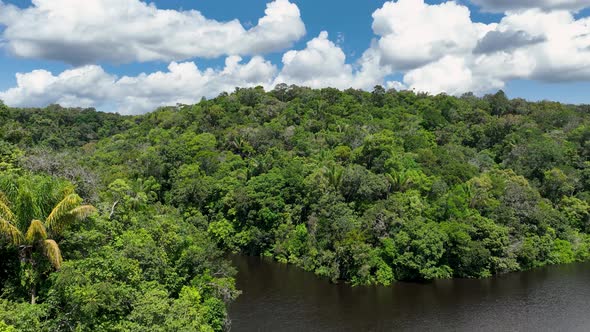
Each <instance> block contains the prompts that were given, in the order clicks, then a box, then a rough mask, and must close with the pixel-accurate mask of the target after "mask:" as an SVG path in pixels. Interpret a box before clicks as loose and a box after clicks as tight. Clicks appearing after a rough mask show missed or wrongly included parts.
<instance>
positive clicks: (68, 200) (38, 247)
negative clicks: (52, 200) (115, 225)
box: [0, 191, 95, 304]
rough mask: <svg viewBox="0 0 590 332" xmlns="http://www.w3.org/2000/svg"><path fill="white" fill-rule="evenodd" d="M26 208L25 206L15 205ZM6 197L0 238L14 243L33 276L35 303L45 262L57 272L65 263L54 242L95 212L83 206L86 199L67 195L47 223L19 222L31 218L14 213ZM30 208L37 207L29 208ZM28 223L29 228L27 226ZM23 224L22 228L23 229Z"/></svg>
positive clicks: (0, 209) (1, 199)
mask: <svg viewBox="0 0 590 332" xmlns="http://www.w3.org/2000/svg"><path fill="white" fill-rule="evenodd" d="M15 205H16V207H17V208H22V206H21V205H22V204H18V203H17V204H15ZM12 206H13V204H11V203H10V202H9V200H8V199H7V196H6V194H4V193H3V192H1V191H0V236H4V237H5V238H6V239H8V241H9V242H10V243H12V244H13V245H15V246H18V248H19V253H20V260H21V262H22V263H23V264H21V265H22V266H23V267H24V268H25V269H28V271H25V272H27V273H25V274H26V275H28V276H29V279H31V280H29V283H30V289H29V291H30V295H31V303H33V304H34V303H35V300H36V296H37V294H36V287H37V282H38V280H37V279H38V278H37V277H36V276H37V275H38V274H39V269H40V268H41V265H42V264H43V261H42V260H46V261H48V262H49V263H50V264H51V266H52V267H53V268H55V269H59V268H60V266H61V263H62V255H61V250H60V248H59V246H58V244H57V242H56V241H55V240H54V238H56V237H58V236H60V235H61V234H62V232H63V230H64V228H65V227H66V226H67V225H69V224H71V223H73V222H75V221H78V220H82V219H84V218H86V217H87V216H88V215H89V214H91V213H93V212H94V211H95V208H94V207H93V206H91V205H82V198H80V196H78V195H76V194H75V193H66V194H65V197H63V198H62V200H61V201H60V202H59V203H57V205H55V207H53V209H52V210H51V213H49V215H48V216H47V217H46V218H45V220H44V221H41V220H38V219H31V220H29V221H23V220H18V219H19V218H18V215H30V213H23V212H20V211H13V210H12ZM28 208H29V209H33V210H34V207H32V206H29V207H28ZM27 224H28V225H27ZM19 225H21V227H22V228H19ZM25 226H26V227H25Z"/></svg>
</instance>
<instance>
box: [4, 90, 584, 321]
mask: <svg viewBox="0 0 590 332" xmlns="http://www.w3.org/2000/svg"><path fill="white" fill-rule="evenodd" d="M589 157H590V107H589V106H584V105H580V106H575V105H563V104H560V103H554V102H547V101H544V102H535V103H532V102H527V101H525V100H522V99H513V100H509V99H507V98H506V96H505V95H504V93H503V92H501V91H500V92H498V93H496V94H493V95H487V96H484V97H482V98H480V97H476V96H474V95H472V94H466V95H464V96H462V97H460V98H457V97H451V96H447V95H437V96H428V95H425V94H416V93H414V92H411V91H395V90H390V91H386V90H385V89H383V88H382V87H380V86H377V87H375V89H374V90H373V91H372V92H364V91H360V90H352V89H350V90H346V91H339V90H336V89H329V88H328V89H321V90H313V89H309V88H304V87H296V86H286V85H279V86H277V87H276V88H275V89H274V90H273V91H270V92H265V91H263V89H262V88H248V89H236V91H235V92H234V93H232V94H222V95H220V96H219V97H217V98H215V99H212V100H203V101H201V102H200V103H199V104H196V105H177V106H175V107H166V108H161V109H159V110H156V111H154V112H153V113H149V114H146V115H142V116H119V115H116V114H107V113H100V112H96V111H94V110H91V109H85V110H82V109H64V108H61V107H59V106H56V105H53V106H49V107H47V108H45V109H15V108H10V107H7V106H5V105H3V104H0V232H1V233H0V234H1V235H0V257H2V260H1V261H0V331H12V330H14V329H15V328H16V329H17V330H23V331H58V330H60V331H74V330H83V331H90V330H101V331H145V330H148V329H149V330H152V331H192V330H203V331H219V330H223V329H225V328H228V327H229V318H228V317H227V313H226V307H227V304H229V303H230V302H231V301H232V300H233V299H235V298H236V297H237V296H239V290H237V289H236V288H235V285H234V277H235V269H234V268H232V267H231V264H230V262H229V260H228V258H227V255H226V254H227V253H241V254H247V255H261V256H266V257H271V258H273V259H275V260H277V261H279V262H283V263H288V264H294V265H296V266H298V267H300V268H302V269H305V270H308V271H313V272H314V273H316V274H317V275H319V276H321V277H324V278H326V279H329V280H331V281H333V282H338V281H345V282H349V283H351V284H352V285H377V284H380V285H390V284H391V283H393V282H395V281H398V280H404V281H428V280H433V279H440V278H452V277H463V278H483V277H489V276H493V275H496V274H501V273H506V272H511V271H520V270H526V269H531V268H534V267H540V266H544V265H548V264H560V263H572V262H575V261H584V260H588V259H590V161H589V160H590V159H589ZM31 302H33V303H34V304H31Z"/></svg>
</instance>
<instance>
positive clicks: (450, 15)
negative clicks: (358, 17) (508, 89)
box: [373, 0, 590, 94]
mask: <svg viewBox="0 0 590 332" xmlns="http://www.w3.org/2000/svg"><path fill="white" fill-rule="evenodd" d="M521 3H522V2H521ZM555 3H556V2H555ZM373 18H374V22H373V30H374V31H375V33H376V34H377V35H379V36H380V39H379V41H378V48H377V49H378V52H379V53H380V54H379V55H378V57H380V58H381V62H382V63H385V64H387V65H389V66H391V68H393V69H394V70H396V71H397V72H401V73H402V74H403V75H404V78H403V84H404V85H405V86H407V87H409V88H411V89H416V90H419V91H426V92H430V93H440V92H446V93H450V94H461V93H464V92H468V91H473V92H476V93H485V92H490V91H493V90H495V89H498V88H502V87H504V86H505V84H506V82H508V81H509V80H512V79H534V80H543V81H559V82H561V81H571V80H590V18H580V19H576V18H575V17H574V16H573V14H572V13H571V12H569V11H565V10H557V11H546V10H541V9H529V10H520V11H512V12H508V13H506V14H505V16H504V17H503V18H502V20H501V21H500V22H498V23H492V24H487V25H485V24H481V23H476V22H473V21H472V20H471V17H470V12H469V9H468V8H467V7H466V6H462V5H459V4H457V3H455V2H446V3H442V4H439V5H428V4H425V3H424V1H423V0H399V1H397V2H387V3H385V4H384V5H383V7H382V8H380V9H378V10H376V11H375V12H374V14H373ZM394 84H397V83H395V82H394Z"/></svg>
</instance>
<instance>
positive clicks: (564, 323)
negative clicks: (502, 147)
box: [229, 256, 590, 332]
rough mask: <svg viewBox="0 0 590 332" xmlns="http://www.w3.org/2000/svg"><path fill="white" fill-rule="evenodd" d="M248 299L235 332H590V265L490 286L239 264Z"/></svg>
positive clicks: (235, 308)
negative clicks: (351, 281) (357, 279)
mask: <svg viewBox="0 0 590 332" xmlns="http://www.w3.org/2000/svg"><path fill="white" fill-rule="evenodd" d="M233 261H234V264H235V265H236V266H237V268H238V271H239V272H238V278H237V285H238V288H239V289H241V290H242V291H243V293H242V295H241V296H240V297H239V298H238V300H237V301H236V302H235V303H233V304H232V305H231V306H230V310H229V314H230V318H231V319H232V327H231V331H232V332H234V331H301V332H309V331H590V264H573V265H565V266H553V267H548V268H543V269H537V270H533V271H528V272H521V273H513V274H508V275H504V276H500V277H496V278H491V279H485V280H463V279H460V280H441V281H436V282H433V283H428V284H414V283H396V284H395V285H393V286H391V287H350V286H349V285H346V284H338V285H334V284H330V283H329V282H328V281H326V280H323V279H320V278H318V277H316V276H315V275H314V274H312V273H308V272H304V271H302V270H300V269H298V268H296V267H294V266H288V265H283V264H279V263H274V262H271V261H267V260H264V259H261V258H257V257H242V256H240V257H234V258H233Z"/></svg>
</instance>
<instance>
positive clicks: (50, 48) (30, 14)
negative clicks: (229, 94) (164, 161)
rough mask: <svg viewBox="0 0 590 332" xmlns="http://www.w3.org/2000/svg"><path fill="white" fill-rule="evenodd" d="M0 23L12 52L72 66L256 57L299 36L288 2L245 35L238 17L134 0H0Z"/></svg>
mask: <svg viewBox="0 0 590 332" xmlns="http://www.w3.org/2000/svg"><path fill="white" fill-rule="evenodd" d="M1 25H4V26H5V30H4V32H3V39H5V42H6V44H7V45H6V47H7V48H8V49H9V51H10V52H11V53H13V54H14V55H17V56H21V57H27V58H43V59H50V60H58V61H63V62H66V63H70V64H73V65H83V64H91V63H96V62H99V61H109V62H116V63H122V62H123V63H124V62H132V61H152V60H161V61H172V60H176V61H178V60H183V59H189V58H193V57H207V58H214V57H219V56H223V55H232V54H241V55H256V54H258V55H260V54H264V53H267V52H272V51H278V50H281V49H284V48H287V47H289V46H291V44H292V43H293V42H295V41H297V40H299V39H300V38H301V37H303V36H304V35H305V25H304V23H303V21H302V20H301V17H300V12H299V8H298V7H297V5H295V4H293V3H291V2H289V0H275V1H273V2H270V3H268V4H267V8H266V11H265V16H264V17H262V18H261V19H260V20H259V21H258V24H257V25H256V26H254V27H252V28H251V29H248V30H246V29H245V28H244V27H243V26H242V24H241V23H240V22H239V21H238V20H233V21H229V22H219V21H215V20H212V19H208V18H206V17H204V16H203V15H202V14H201V13H200V12H198V11H195V10H189V11H177V10H162V9H158V8H157V7H156V6H155V5H154V4H147V3H145V2H142V1H139V0H84V1H80V0H33V1H32V6H31V7H29V8H25V9H20V8H18V7H16V6H13V5H10V4H3V3H2V2H1V1H0V26H1Z"/></svg>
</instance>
